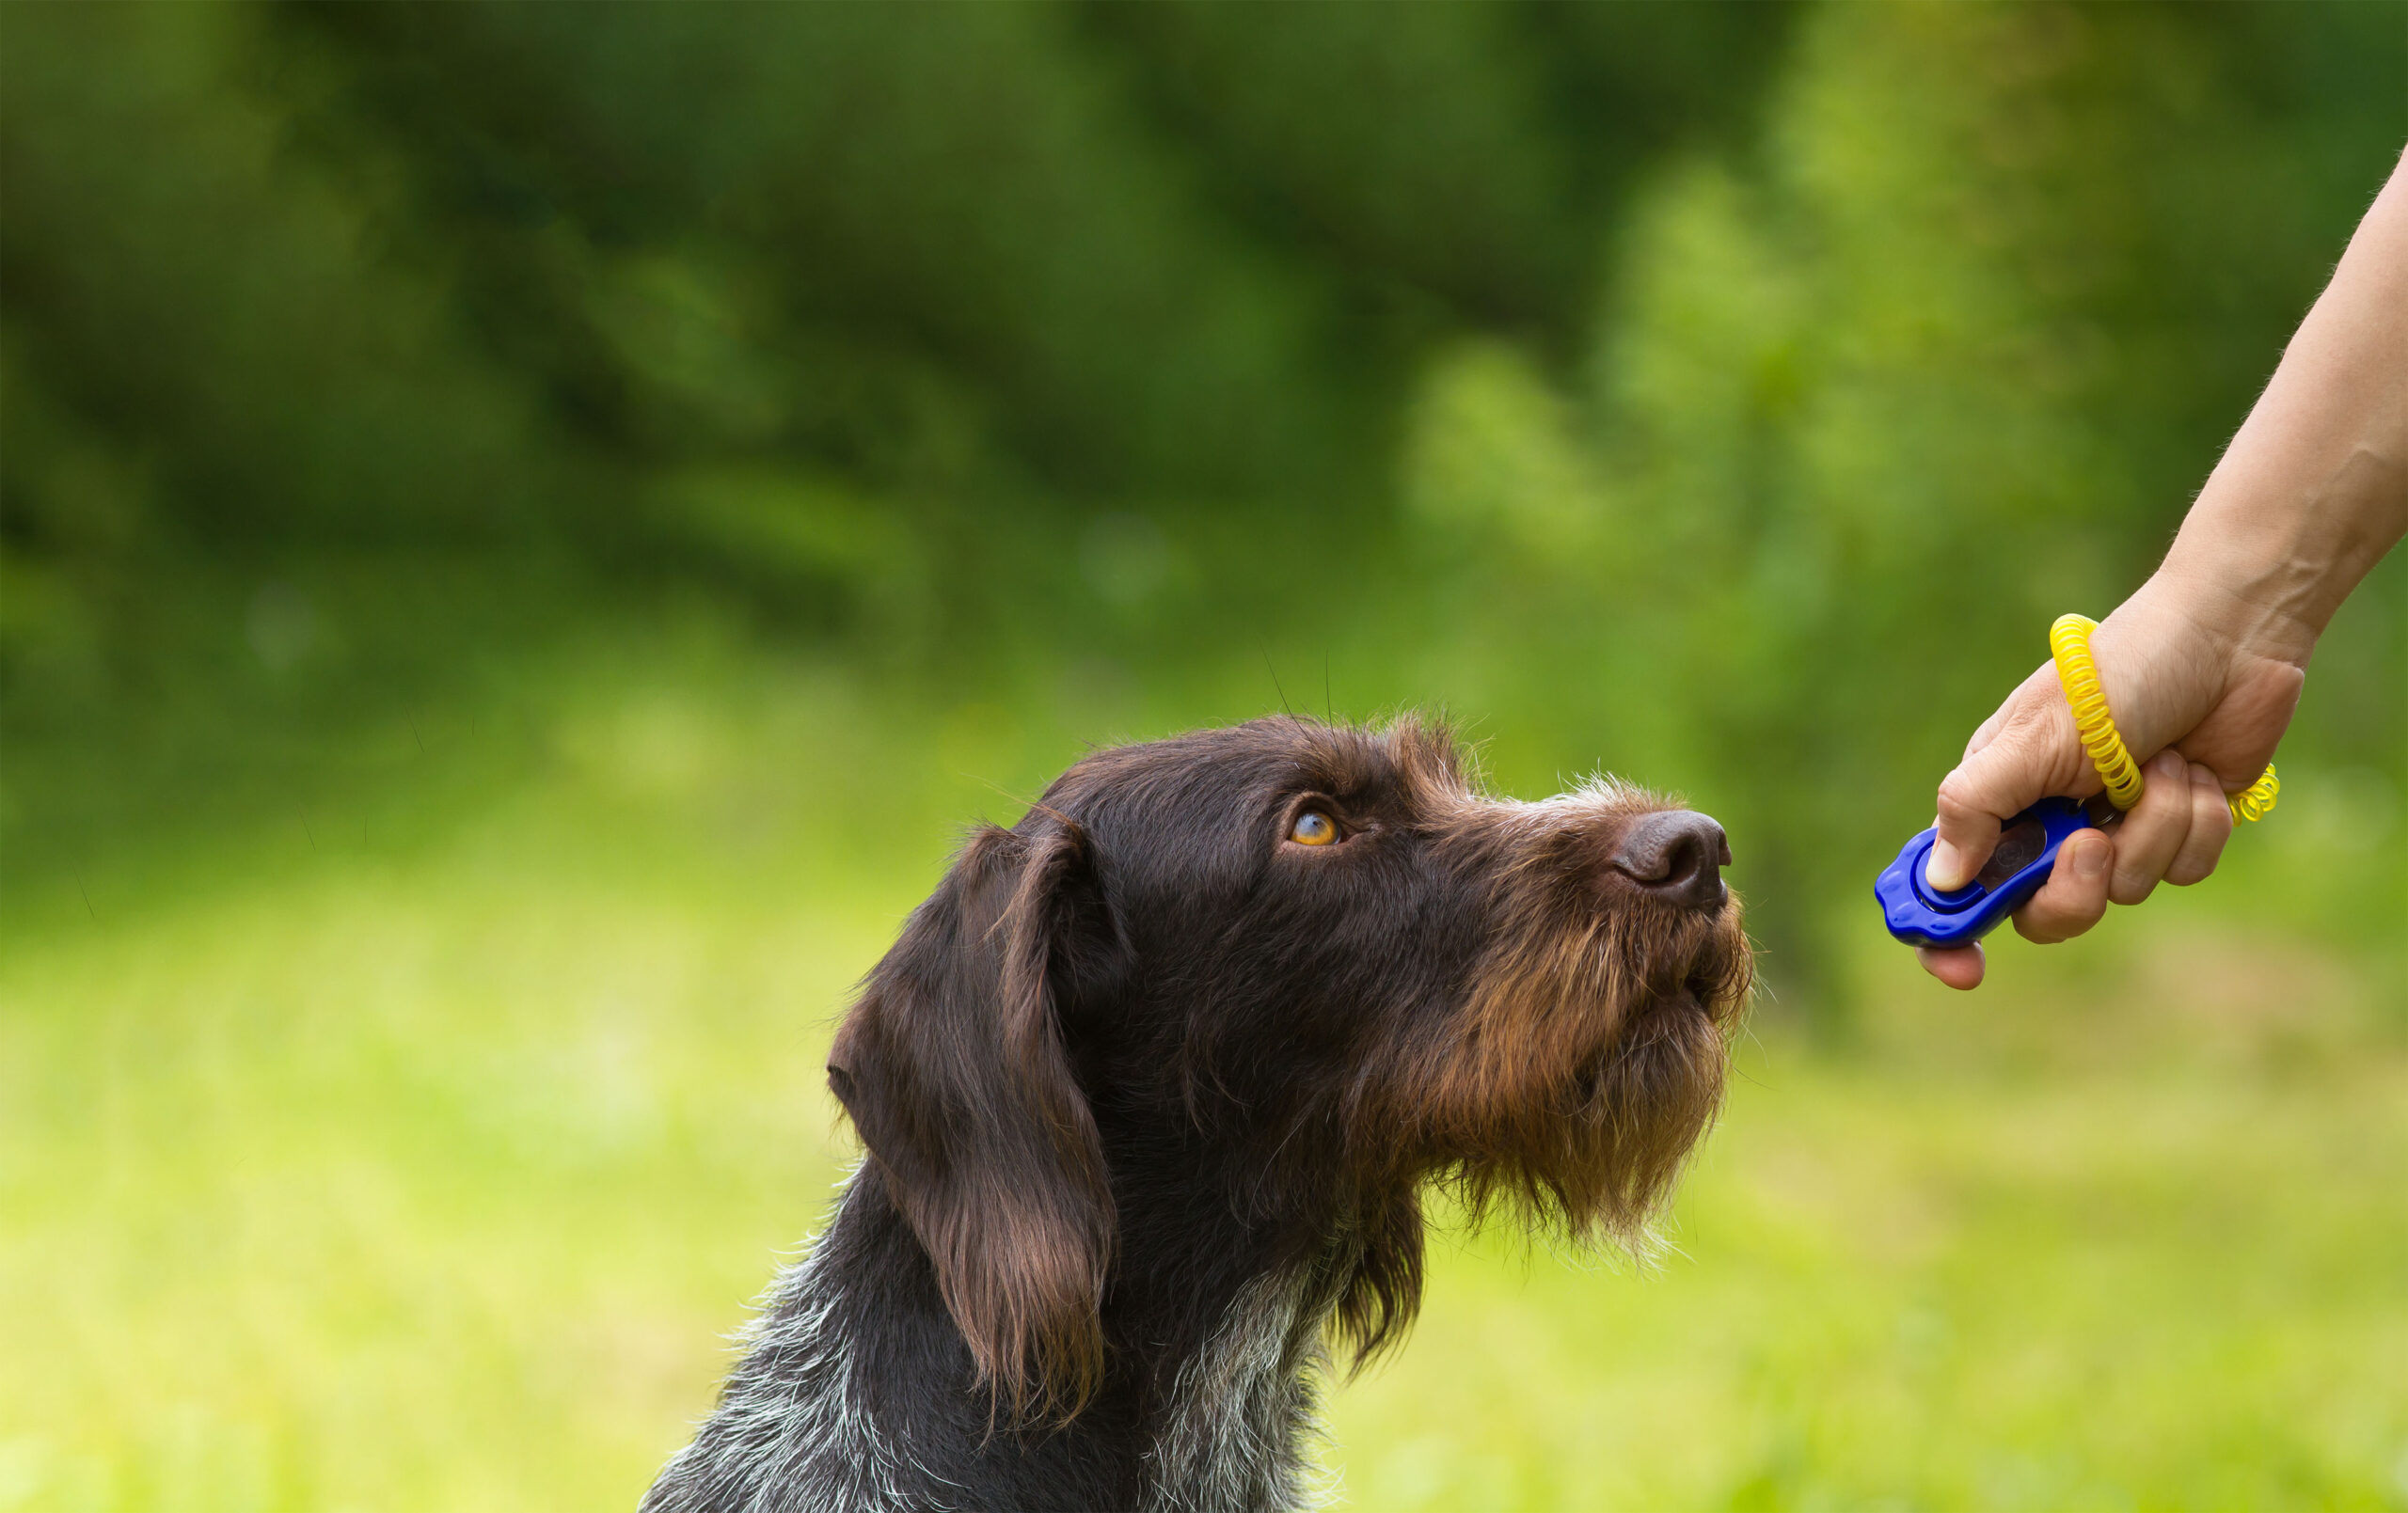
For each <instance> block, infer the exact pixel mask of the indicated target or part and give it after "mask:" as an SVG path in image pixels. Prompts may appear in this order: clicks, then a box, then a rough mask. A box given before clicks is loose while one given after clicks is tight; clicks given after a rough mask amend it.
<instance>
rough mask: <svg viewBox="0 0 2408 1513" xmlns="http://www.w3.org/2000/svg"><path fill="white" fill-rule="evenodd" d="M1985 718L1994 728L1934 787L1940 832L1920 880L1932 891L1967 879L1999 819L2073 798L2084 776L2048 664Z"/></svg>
mask: <svg viewBox="0 0 2408 1513" xmlns="http://www.w3.org/2000/svg"><path fill="white" fill-rule="evenodd" d="M1992 718H1993V719H1996V720H1997V721H1998V730H1997V732H1996V733H1994V734H1993V735H1992V736H1991V737H1990V739H1989V740H1988V742H1986V743H1984V744H1983V745H1982V747H1981V748H1980V749H1978V750H1974V751H1972V752H1970V753H1969V754H1968V755H1967V756H1966V758H1965V760H1964V761H1962V762H1960V763H1958V764H1957V770H1956V771H1954V772H1951V773H1950V774H1949V775H1948V776H1947V777H1946V778H1945V779H1942V780H1941V784H1940V819H1939V824H1938V828H1939V831H1940V834H1939V836H1938V837H1937V838H1936V839H1935V840H1934V841H1933V842H1932V846H1931V858H1930V859H1929V860H1928V861H1926V862H1925V864H1924V879H1925V881H1926V882H1928V883H1929V884H1930V885H1931V886H1932V887H1934V888H1936V889H1940V890H1950V889H1957V888H1962V887H1964V886H1965V885H1966V884H1967V883H1969V882H1972V880H1973V875H1974V874H1975V873H1977V872H1979V871H1981V869H1982V863H1983V862H1985V861H1987V860H1988V859H1989V855H1990V848H1991V847H1992V846H1994V845H1996V844H1997V843H1998V828H1999V822H2000V821H2001V820H2004V819H2007V818H2009V817H2010V816H2012V815H2015V814H2018V813H2020V812H2022V811H2024V810H2026V809H2028V808H2030V807H2031V806H2032V804H2033V802H2034V801H2035V800H2036V799H2038V798H2039V797H2040V796H2043V795H2045V794H2054V793H2067V794H2077V795H2078V794H2080V793H2081V792H2083V791H2084V790H2083V788H2082V787H2081V786H2080V785H2081V783H2082V780H2083V779H2084V778H2085V777H2088V776H2090V774H2089V766H2088V761H2087V758H2086V757H2084V755H2083V749H2082V746H2081V744H2080V742H2079V741H2077V740H2076V739H2075V737H2074V729H2073V717H2072V716H2071V715H2070V714H2068V713H2067V710H2066V701H2065V695H2064V693H2063V691H2062V690H2061V689H2060V687H2059V686H2058V684H2057V670H2056V668H2055V666H2054V665H2053V664H2043V665H2042V666H2041V667H2040V668H2039V669H2038V670H2036V671H2035V672H2034V673H2033V674H2032V676H2030V677H2028V678H2026V679H2024V680H2023V684H2022V686H2020V687H2019V688H2017V689H2016V690H2015V692H2014V693H2012V694H2010V695H2009V696H2008V697H2007V701H2006V702H2005V703H2004V704H2003V705H2001V706H2000V707H1999V712H1998V714H1997V715H1995V716H1993V717H1992ZM2092 781H2093V782H2095V781H2096V779H2095V778H2093V779H2092Z"/></svg>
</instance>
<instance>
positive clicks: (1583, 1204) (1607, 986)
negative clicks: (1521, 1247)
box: [1447, 899, 1751, 1254]
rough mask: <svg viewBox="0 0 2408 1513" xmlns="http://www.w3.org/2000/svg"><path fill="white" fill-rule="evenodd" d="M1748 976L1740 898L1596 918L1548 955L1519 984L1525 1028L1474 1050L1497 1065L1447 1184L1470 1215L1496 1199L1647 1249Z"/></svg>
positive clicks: (1716, 1093)
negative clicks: (1710, 911)
mask: <svg viewBox="0 0 2408 1513" xmlns="http://www.w3.org/2000/svg"><path fill="white" fill-rule="evenodd" d="M1542 964H1544V965H1542ZM1533 967H1536V968H1538V969H1535V970H1533V969H1531V968H1533ZM1750 986H1751V956H1750V952H1749V949H1748V942H1747V937H1746V935H1745V933H1744V931H1743V929H1742V927H1741V924H1740V915H1739V907H1738V903H1737V900H1736V899H1734V900H1732V901H1731V902H1730V903H1728V904H1726V905H1725V906H1724V907H1723V908H1722V909H1721V910H1720V911H1719V913H1718V914H1715V915H1713V916H1710V917H1702V916H1686V917H1679V918H1674V917H1671V916H1651V917H1644V918H1640V919H1635V920H1624V921H1621V922H1613V923H1600V924H1599V925H1598V926H1596V927H1595V928H1593V929H1592V930H1591V931H1587V932H1582V933H1581V934H1580V936H1579V937H1578V938H1576V939H1574V940H1572V941H1570V942H1567V943H1564V944H1561V945H1559V947H1558V948H1557V949H1554V950H1548V951H1544V952H1542V953H1540V954H1539V960H1538V961H1537V962H1532V963H1526V964H1525V966H1524V968H1523V969H1521V970H1520V971H1517V972H1516V973H1515V974H1514V981H1513V992H1512V999H1513V1004H1512V1011H1513V1014H1514V1015H1515V1017H1520V1018H1522V1019H1523V1020H1524V1023H1525V1024H1526V1025H1527V1026H1529V1028H1528V1029H1527V1030H1526V1031H1525V1032H1523V1033H1520V1034H1515V1035H1508V1036H1504V1037H1499V1038H1500V1039H1501V1041H1502V1044H1493V1045H1491V1046H1490V1047H1489V1048H1486V1049H1485V1051H1484V1053H1481V1054H1477V1055H1476V1056H1475V1057H1474V1060H1475V1061H1477V1062H1483V1063H1486V1064H1487V1066H1486V1070H1487V1071H1488V1072H1489V1073H1490V1074H1491V1075H1490V1076H1488V1077H1483V1078H1481V1080H1482V1081H1487V1082H1488V1083H1489V1087H1488V1088H1487V1089H1486V1090H1485V1092H1486V1096H1482V1097H1480V1098H1478V1099H1477V1100H1476V1106H1477V1107H1479V1108H1480V1109H1481V1114H1480V1115H1479V1123H1480V1124H1481V1125H1483V1126H1485V1127H1484V1128H1482V1129H1480V1130H1478V1131H1477V1132H1473V1131H1465V1133H1469V1134H1471V1137H1472V1138H1470V1139H1469V1140H1467V1141H1465V1143H1463V1144H1462V1145H1459V1146H1458V1147H1457V1150H1458V1154H1457V1156H1456V1158H1455V1160H1454V1161H1453V1163H1452V1171H1451V1173H1450V1179H1449V1180H1448V1183H1447V1185H1449V1186H1451V1187H1453V1188H1454V1189H1455V1190H1457V1192H1458V1195H1459V1197H1460V1198H1461V1199H1462V1201H1463V1202H1464V1204H1465V1208H1466V1210H1467V1211H1468V1212H1469V1213H1470V1215H1471V1216H1472V1218H1473V1219H1474V1220H1475V1221H1479V1220H1482V1219H1484V1218H1486V1217H1487V1216H1488V1215H1489V1213H1490V1211H1491V1210H1492V1209H1494V1208H1496V1207H1497V1206H1499V1205H1500V1204H1502V1205H1504V1206H1509V1207H1511V1208H1513V1209H1515V1210H1517V1211H1519V1212H1520V1213H1521V1214H1523V1215H1524V1216H1526V1217H1527V1218H1528V1219H1529V1220H1530V1221H1532V1222H1533V1224H1534V1225H1536V1226H1538V1227H1544V1228H1553V1229H1556V1230H1558V1231H1560V1233H1562V1234H1564V1235H1565V1236H1566V1237H1570V1238H1572V1239H1575V1240H1580V1241H1585V1240H1590V1239H1595V1238H1608V1239H1611V1240H1614V1241H1616V1242H1619V1243H1620V1244H1622V1245H1623V1246H1624V1247H1625V1248H1626V1249H1629V1250H1630V1251H1632V1252H1633V1253H1638V1254H1645V1253H1648V1252H1649V1251H1651V1250H1652V1249H1653V1246H1654V1238H1653V1231H1652V1224H1653V1221H1654V1220H1655V1219H1656V1215H1657V1214H1658V1213H1659V1212H1660V1211H1661V1209H1662V1207H1663V1206H1664V1205H1665V1203H1666V1202H1667V1200H1668V1199H1669V1198H1670V1196H1671V1190H1672V1188H1673V1185H1674V1183H1675V1182H1676V1180H1677V1179H1678V1177H1679V1175H1680V1173H1681V1170H1682V1168H1683V1166H1684V1165H1686V1164H1687V1159H1688V1157H1689V1155H1690V1153H1691V1152H1692V1151H1693V1150H1694V1149H1695V1148H1696V1146H1697V1143H1698V1141H1699V1140H1700V1139H1701V1138H1702V1137H1703V1135H1704V1134H1705V1132H1706V1130H1707V1129H1708V1128H1710V1127H1712V1125H1713V1122H1714V1118H1715V1115H1716V1113H1717V1112H1718V1111H1719V1110H1720V1108H1721V1104H1722V1092H1723V1084H1724V1078H1725V1072H1726V1068H1727V1065H1728V1062H1729V1053H1730V1039H1731V1035H1732V1032H1734V1031H1735V1028H1736V1027H1737V1024H1738V1021H1739V1018H1740V1016H1741V1014H1742V1013H1743V1011H1744V1009H1745V1006H1746V1003H1747V1001H1748V995H1749V990H1750ZM1485 1017H1488V1018H1489V1019H1491V1020H1492V1022H1493V1021H1494V1019H1495V1018H1496V1017H1497V1015H1496V1011H1495V1007H1494V1006H1493V1005H1492V1006H1491V1008H1490V1009H1489V1012H1488V1014H1487V1015H1486V1016H1485ZM1584 1031H1585V1032H1584ZM1475 1033H1477V1032H1475ZM1584 1042H1585V1043H1584ZM1515 1051H1518V1052H1519V1055H1518V1057H1515V1056H1514V1055H1513V1053H1514V1052H1515ZM1509 1058H1511V1059H1518V1060H1519V1061H1520V1064H1519V1065H1513V1066H1508V1065H1504V1064H1501V1063H1502V1062H1504V1061H1506V1060H1507V1059H1509ZM1458 1106H1459V1107H1460V1102H1459V1103H1458Z"/></svg>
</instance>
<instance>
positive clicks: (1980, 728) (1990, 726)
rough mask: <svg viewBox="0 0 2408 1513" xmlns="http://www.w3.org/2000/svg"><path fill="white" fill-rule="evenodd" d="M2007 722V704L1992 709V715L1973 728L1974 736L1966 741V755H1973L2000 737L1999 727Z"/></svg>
mask: <svg viewBox="0 0 2408 1513" xmlns="http://www.w3.org/2000/svg"><path fill="white" fill-rule="evenodd" d="M2005 723H2006V705H2005V704H2001V705H1999V706H1998V707H1997V708H1996V709H1993V710H1991V711H1990V717H1989V718H1988V719H1986V720H1984V721H1982V722H1981V723H1980V724H1979V725H1977V726H1975V727H1974V728H1973V737H1972V740H1969V741H1967V742H1966V743H1965V755H1967V756H1972V754H1973V753H1974V752H1976V751H1978V750H1980V749H1982V748H1983V747H1986V746H1988V745H1989V744H1990V743H1991V742H1992V741H1995V740H1997V739H1998V733H1999V727H2000V726H2002V725H2004V724H2005Z"/></svg>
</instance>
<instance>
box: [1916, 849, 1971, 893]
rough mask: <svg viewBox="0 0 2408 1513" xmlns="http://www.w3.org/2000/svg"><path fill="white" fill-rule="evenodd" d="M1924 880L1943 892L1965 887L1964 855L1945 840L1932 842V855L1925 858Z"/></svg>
mask: <svg viewBox="0 0 2408 1513" xmlns="http://www.w3.org/2000/svg"><path fill="white" fill-rule="evenodd" d="M1923 880H1924V881H1925V883H1928V884H1929V885H1930V886H1931V887H1933V888H1935V889H1937V890H1940V891H1941V892H1943V893H1946V892H1952V891H1954V890H1957V889H1959V888H1962V887H1964V886H1965V858H1964V856H1963V855H1962V854H1961V853H1960V852H1958V851H1957V848H1956V847H1955V846H1953V845H1950V844H1949V843H1947V842H1945V841H1934V842H1932V843H1931V855H1930V856H1928V857H1926V858H1925V859H1924V863H1923Z"/></svg>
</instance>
